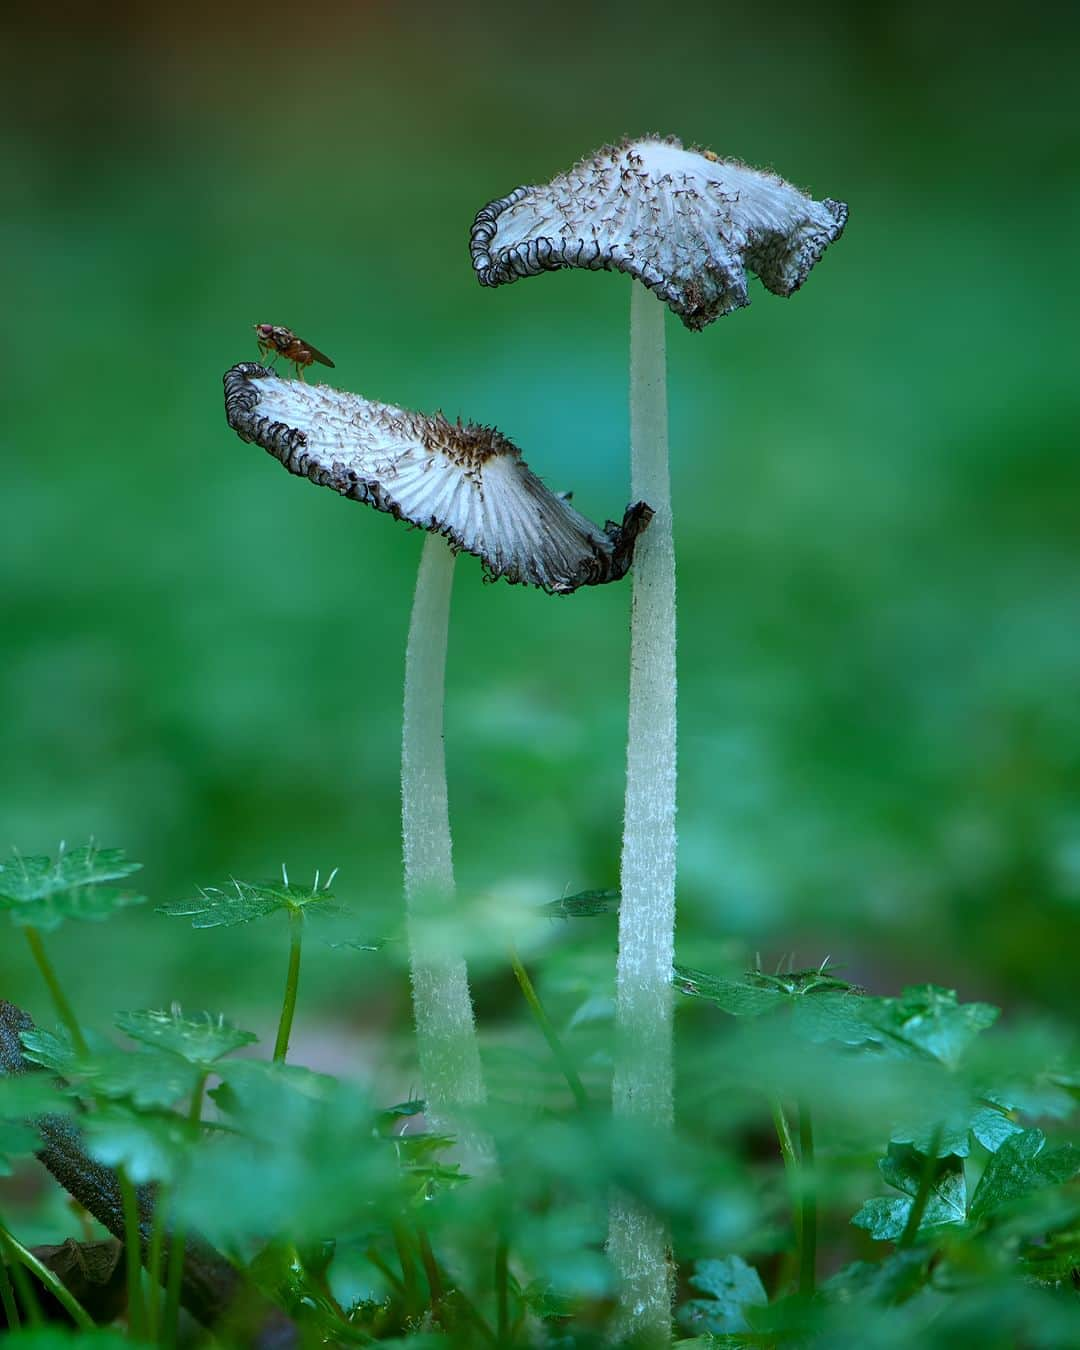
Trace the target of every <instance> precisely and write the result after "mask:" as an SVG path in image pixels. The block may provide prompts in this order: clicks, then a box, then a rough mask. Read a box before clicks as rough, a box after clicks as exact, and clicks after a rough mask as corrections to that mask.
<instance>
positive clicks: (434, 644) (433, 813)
mask: <svg viewBox="0 0 1080 1350" xmlns="http://www.w3.org/2000/svg"><path fill="white" fill-rule="evenodd" d="M224 384H225V415H226V418H227V420H228V423H229V425H230V426H231V427H232V428H233V430H234V431H235V432H236V433H237V435H238V436H240V438H241V439H242V440H245V441H254V442H256V443H257V444H259V445H261V446H262V447H263V448H264V449H266V450H268V451H269V452H270V454H271V455H273V456H274V457H275V459H278V460H280V461H281V463H282V464H283V465H284V466H285V468H286V469H288V470H289V472H290V473H294V474H297V475H299V476H300V477H304V478H308V479H310V480H311V481H312V482H313V483H316V484H319V485H320V486H324V487H329V488H332V489H333V490H334V491H335V492H338V493H340V494H341V495H342V496H345V497H349V498H352V499H353V500H354V501H359V502H365V503H367V504H368V505H371V506H374V507H375V508H376V509H377V510H380V511H386V512H389V513H390V514H391V515H393V516H395V517H396V518H397V519H398V520H402V521H406V522H408V523H410V524H412V525H417V526H420V527H421V528H422V529H425V530H427V531H429V536H428V538H427V540H426V541H425V543H424V549H423V553H422V556H421V561H420V570H419V574H418V577H417V584H416V595H415V599H414V602H413V611H412V618H411V621H410V625H409V638H408V644H407V647H406V657H405V707H404V719H403V731H402V756H401V759H402V771H401V775H402V776H401V795H402V833H403V841H404V859H405V892H406V900H407V904H408V907H409V939H410V956H411V964H412V978H413V1007H414V1015H415V1018H416V1027H417V1042H418V1047H419V1051H420V1068H421V1075H422V1078H423V1084H424V1092H425V1095H426V1098H427V1102H428V1115H429V1118H430V1119H431V1120H432V1122H433V1124H434V1125H435V1126H436V1127H437V1128H438V1127H440V1126H442V1127H445V1126H446V1125H447V1124H448V1123H449V1122H450V1121H451V1119H453V1118H454V1117H455V1115H456V1113H457V1112H458V1111H459V1110H460V1109H461V1108H468V1107H469V1106H472V1105H476V1104H479V1103H480V1102H482V1101H483V1099H484V1089H483V1083H482V1080H481V1076H480V1060H479V1054H478V1052H477V1045H476V1033H475V1025H474V1021H473V1011H472V1002H471V1000H470V997H469V987H468V977H467V972H466V967H465V960H464V957H463V956H462V955H461V953H460V951H459V952H447V950H446V949H445V943H443V945H442V946H441V948H440V949H439V950H438V951H436V950H433V949H432V947H431V945H430V944H429V943H427V942H426V941H425V933H424V928H425V925H424V924H423V923H422V922H419V921H418V919H417V916H418V914H419V912H420V910H421V908H422V906H423V904H424V903H425V902H436V903H440V904H446V903H447V902H448V901H449V900H450V899H451V898H452V895H453V891H454V872H453V860H452V853H451V843H450V822H449V812H448V806H447V791H446V765H445V757H444V752H443V699H444V693H443V686H444V675H445V669H446V638H447V626H448V619H449V608H450V590H451V584H452V581H453V569H454V556H455V554H456V553H457V552H458V551H465V552H469V553H474V554H476V556H477V557H479V558H480V559H481V562H482V563H483V567H484V571H485V573H486V575H487V577H488V578H489V579H491V580H494V579H496V578H498V577H504V578H505V579H506V580H507V581H509V582H511V583H520V584H525V585H532V586H538V587H540V588H541V589H543V590H545V591H548V592H549V593H552V594H559V595H567V594H570V593H571V592H572V591H575V590H577V589H578V588H579V587H581V586H596V585H601V584H603V583H605V582H610V581H617V580H619V579H620V578H621V577H623V576H625V575H626V572H627V570H628V568H629V567H630V564H631V561H632V559H633V556H634V545H635V542H636V540H637V536H638V534H639V533H640V532H641V531H642V530H643V529H645V527H646V526H647V525H648V523H649V521H650V519H651V517H652V511H651V510H650V508H649V507H648V506H646V505H645V503H644V502H637V503H635V504H634V505H633V506H630V507H628V508H627V511H626V512H625V514H624V516H623V520H622V523H621V524H614V523H612V522H608V524H607V526H606V527H605V528H604V529H600V528H599V527H598V526H596V525H594V524H593V522H592V521H591V520H589V519H588V518H587V517H586V516H583V515H582V514H581V512H580V511H577V510H575V509H574V507H573V506H571V505H570V502H569V500H568V499H567V498H566V496H560V495H559V494H557V493H554V492H552V491H551V490H550V489H549V488H547V487H545V486H544V484H543V483H542V482H541V481H540V479H539V478H537V476H536V475H535V474H534V473H532V471H531V470H530V469H529V468H528V466H527V465H526V464H525V462H524V460H523V459H522V458H521V453H520V451H519V450H518V449H517V447H516V446H514V445H513V444H512V443H511V442H510V441H509V440H507V438H506V437H505V436H503V435H502V434H501V433H500V432H498V431H497V430H495V428H494V427H485V426H477V425H474V424H472V423H461V422H450V421H448V420H447V419H446V418H445V417H443V416H442V415H440V414H436V415H435V416H430V417H429V416H425V415H424V414H422V413H415V412H408V411H406V410H405V409H402V408H396V407H392V406H390V405H389V404H384V403H375V402H372V401H370V400H368V399H365V398H362V397H361V396H360V395H359V394H353V393H348V392H346V391H343V390H339V389H333V388H330V387H328V386H326V385H309V384H306V383H304V382H302V381H300V380H284V379H281V378H279V377H278V376H276V375H274V374H273V372H272V371H270V370H268V369H267V368H266V367H265V366H262V365H259V364H257V363H255V362H243V363H241V364H239V365H236V366H233V367H232V369H231V370H229V371H227V372H226V374H225V377H224ZM440 535H442V536H444V539H441V538H439V536H440ZM447 545H449V547H448V546H447ZM440 935H441V936H442V937H445V934H444V933H443V931H442V929H440ZM455 1125H456V1126H457V1128H459V1129H462V1128H464V1127H463V1125H462V1121H461V1120H460V1119H458V1120H456V1121H455ZM476 1142H477V1141H476V1140H475V1139H474V1140H473V1143H474V1144H475V1143H476ZM466 1146H467V1147H468V1141H466ZM474 1151H475V1150H474Z"/></svg>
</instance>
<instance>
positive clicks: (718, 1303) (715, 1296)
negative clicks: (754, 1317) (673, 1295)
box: [679, 1256, 769, 1335]
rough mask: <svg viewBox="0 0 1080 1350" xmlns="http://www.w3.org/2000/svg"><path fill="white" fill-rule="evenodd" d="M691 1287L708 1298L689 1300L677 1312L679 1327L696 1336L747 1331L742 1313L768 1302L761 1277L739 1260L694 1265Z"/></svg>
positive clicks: (739, 1258)
mask: <svg viewBox="0 0 1080 1350" xmlns="http://www.w3.org/2000/svg"><path fill="white" fill-rule="evenodd" d="M690 1283H691V1284H692V1285H693V1286H694V1288H695V1289H700V1290H701V1292H702V1293H704V1294H709V1295H710V1296H711V1297H709V1298H694V1299H690V1300H689V1302H687V1303H684V1304H683V1306H682V1307H681V1308H680V1309H679V1321H680V1323H681V1324H682V1325H683V1326H684V1327H685V1328H686V1329H687V1330H688V1331H692V1332H695V1333H698V1334H700V1333H701V1332H714V1333H718V1334H720V1335H727V1334H731V1333H732V1332H736V1331H749V1329H750V1327H749V1323H748V1322H747V1320H746V1314H745V1311H744V1310H745V1309H746V1308H748V1307H763V1306H765V1305H766V1304H767V1303H768V1301H769V1300H768V1297H767V1296H766V1293H765V1287H764V1285H763V1284H762V1283H761V1277H760V1276H759V1275H758V1273H757V1271H756V1270H755V1269H754V1267H753V1266H751V1265H748V1264H747V1262H746V1261H744V1260H743V1259H742V1257H741V1256H726V1257H724V1258H723V1259H722V1260H710V1261H698V1262H696V1263H695V1265H694V1274H693V1275H691V1277H690Z"/></svg>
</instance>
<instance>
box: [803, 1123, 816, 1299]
mask: <svg viewBox="0 0 1080 1350" xmlns="http://www.w3.org/2000/svg"><path fill="white" fill-rule="evenodd" d="M799 1158H800V1167H799V1183H800V1193H801V1196H802V1220H801V1222H800V1225H799V1230H800V1231H799V1237H800V1244H799V1293H800V1294H803V1295H805V1296H806V1297H807V1298H811V1297H813V1294H814V1289H815V1287H816V1284H817V1211H818V1202H817V1177H816V1175H815V1169H814V1122H813V1116H812V1114H811V1111H810V1107H809V1106H808V1105H807V1104H806V1103H805V1102H802V1103H800V1105H799Z"/></svg>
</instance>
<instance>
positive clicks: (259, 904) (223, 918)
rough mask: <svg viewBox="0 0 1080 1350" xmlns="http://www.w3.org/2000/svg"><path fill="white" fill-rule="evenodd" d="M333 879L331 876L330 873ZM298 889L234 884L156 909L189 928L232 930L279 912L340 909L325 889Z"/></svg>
mask: <svg viewBox="0 0 1080 1350" xmlns="http://www.w3.org/2000/svg"><path fill="white" fill-rule="evenodd" d="M331 876H333V873H331ZM317 883H318V876H316V885H314V886H299V885H295V884H293V883H290V882H288V881H284V880H283V881H257V882H250V881H237V880H236V879H235V878H234V879H233V881H232V884H231V886H230V887H228V888H227V889H224V890H222V889H220V888H219V887H217V886H207V887H205V888H200V890H199V893H198V895H197V896H196V897H195V898H194V899H191V900H172V901H170V902H169V903H168V904H164V905H159V906H158V908H157V912H158V913H159V914H171V915H179V916H180V917H183V918H188V917H189V918H190V919H191V926H192V928H233V927H235V926H236V925H237V924H241V923H251V922H252V921H253V920H254V919H263V918H265V917H266V916H267V915H268V914H276V913H277V912H278V911H279V910H293V911H296V910H307V909H309V908H311V907H313V906H317V907H318V909H319V910H323V911H331V910H333V911H337V910H339V909H340V906H338V905H337V904H336V902H335V900H334V896H333V894H332V892H331V891H330V890H329V889H328V886H329V883H327V885H326V886H321V887H320V886H319V885H318V884H317Z"/></svg>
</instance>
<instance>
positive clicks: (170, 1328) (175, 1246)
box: [158, 1073, 207, 1347]
mask: <svg viewBox="0 0 1080 1350" xmlns="http://www.w3.org/2000/svg"><path fill="white" fill-rule="evenodd" d="M206 1079H207V1075H206V1074H205V1073H204V1074H203V1075H202V1076H201V1077H200V1078H199V1079H198V1081H197V1082H196V1084H195V1090H194V1092H192V1094H191V1103H190V1105H189V1106H188V1129H189V1130H190V1131H191V1135H192V1138H195V1137H196V1136H197V1135H198V1132H199V1123H200V1121H201V1120H202V1104H203V1092H204V1091H205V1090H206ZM158 1203H159V1204H162V1205H164V1203H165V1197H164V1196H160V1197H159V1201H158ZM186 1242H187V1233H186V1232H185V1230H184V1225H183V1224H182V1223H181V1222H180V1220H179V1218H178V1217H177V1216H176V1215H175V1214H174V1215H173V1230H172V1240H171V1241H170V1243H169V1264H168V1266H167V1268H166V1280H165V1313H164V1316H163V1317H162V1332H163V1335H162V1344H163V1345H165V1346H167V1347H171V1346H174V1345H175V1344H176V1340H177V1333H178V1330H179V1325H180V1292H181V1289H182V1287H183V1281H184V1256H185V1251H184V1248H185V1245H186Z"/></svg>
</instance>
